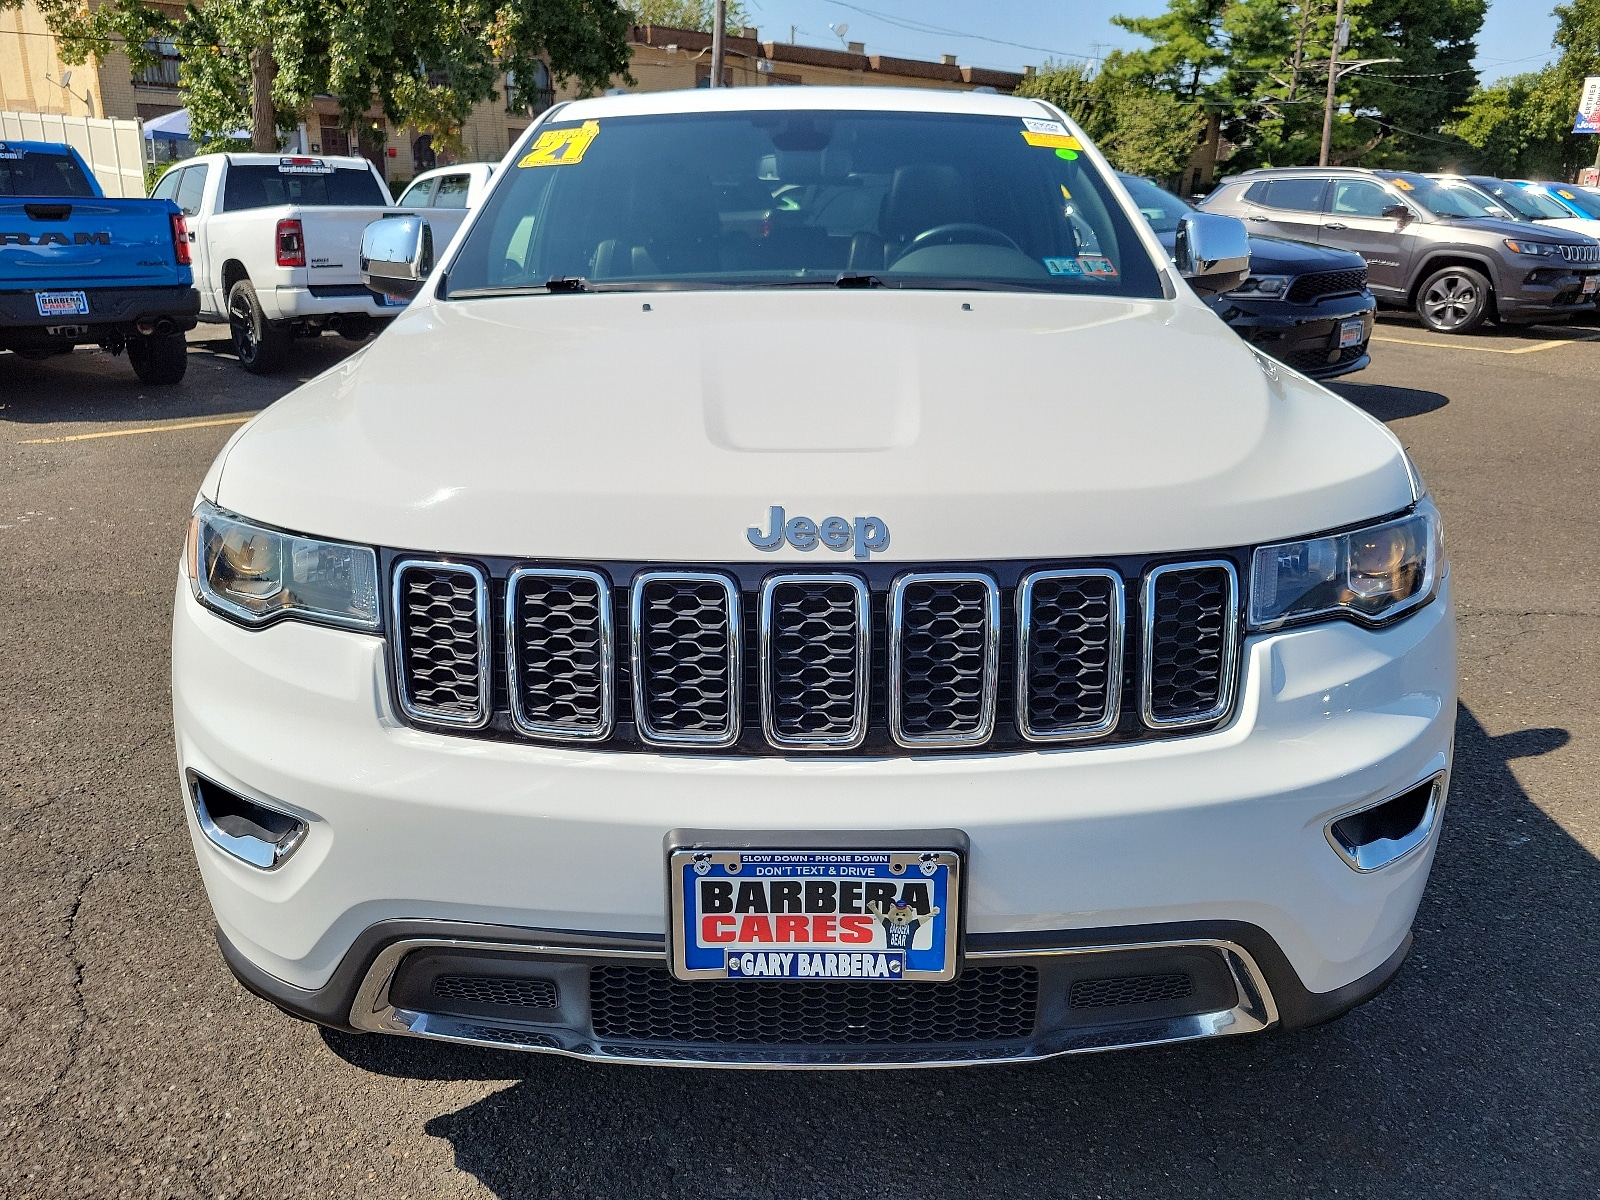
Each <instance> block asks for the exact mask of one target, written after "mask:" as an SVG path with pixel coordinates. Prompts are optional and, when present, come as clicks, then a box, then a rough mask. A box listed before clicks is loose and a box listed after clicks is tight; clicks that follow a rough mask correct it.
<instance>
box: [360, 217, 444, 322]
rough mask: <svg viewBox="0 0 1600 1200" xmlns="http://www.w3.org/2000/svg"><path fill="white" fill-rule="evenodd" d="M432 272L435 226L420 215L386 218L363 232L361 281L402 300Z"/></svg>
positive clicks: (373, 288)
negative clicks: (430, 224) (431, 225)
mask: <svg viewBox="0 0 1600 1200" xmlns="http://www.w3.org/2000/svg"><path fill="white" fill-rule="evenodd" d="M432 271H433V229H432V228H431V227H430V226H429V225H428V222H427V221H425V220H424V219H423V218H421V217H409V216H408V217H384V218H382V219H381V220H377V221H374V222H372V224H370V225H368V226H367V228H366V230H365V231H364V232H363V233H362V235H361V282H362V283H364V284H366V285H367V289H368V290H369V291H374V292H377V293H379V294H380V295H383V296H387V297H388V298H389V299H390V300H398V301H401V302H402V303H403V302H405V301H407V300H411V299H413V298H414V297H415V296H416V294H417V293H418V292H420V291H421V290H422V285H423V284H424V283H426V282H427V279H428V276H429V274H430V273H432Z"/></svg>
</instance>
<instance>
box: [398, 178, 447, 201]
mask: <svg viewBox="0 0 1600 1200" xmlns="http://www.w3.org/2000/svg"><path fill="white" fill-rule="evenodd" d="M438 182H439V181H438V180H437V179H419V180H417V182H416V183H413V184H412V185H411V186H410V187H408V188H407V189H406V191H405V195H403V196H401V197H400V206H401V207H402V208H406V207H411V208H427V207H428V199H429V198H430V197H431V196H432V195H433V185H434V184H436V183H438Z"/></svg>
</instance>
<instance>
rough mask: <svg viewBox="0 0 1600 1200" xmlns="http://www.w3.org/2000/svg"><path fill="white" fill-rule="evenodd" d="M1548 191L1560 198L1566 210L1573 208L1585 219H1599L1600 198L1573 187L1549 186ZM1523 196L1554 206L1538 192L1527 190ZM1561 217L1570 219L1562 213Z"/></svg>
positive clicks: (1568, 214) (1546, 197) (1566, 214)
mask: <svg viewBox="0 0 1600 1200" xmlns="http://www.w3.org/2000/svg"><path fill="white" fill-rule="evenodd" d="M1550 190H1551V191H1552V192H1554V193H1555V194H1556V195H1557V196H1560V197H1561V199H1562V200H1563V201H1564V202H1565V203H1566V205H1567V207H1568V208H1575V209H1577V210H1578V211H1579V212H1580V213H1582V214H1583V215H1584V216H1586V217H1593V218H1596V219H1600V196H1596V195H1594V193H1592V192H1585V191H1580V190H1579V189H1578V188H1574V187H1556V186H1551V187H1550ZM1524 194H1525V195H1527V196H1529V197H1532V198H1533V199H1536V200H1540V201H1543V202H1544V203H1546V204H1550V205H1554V204H1555V201H1553V200H1551V199H1550V197H1549V196H1546V195H1544V194H1542V193H1540V192H1535V191H1532V190H1528V191H1525V192H1524ZM1561 215H1562V216H1564V217H1570V216H1571V215H1572V214H1571V213H1562V214H1561Z"/></svg>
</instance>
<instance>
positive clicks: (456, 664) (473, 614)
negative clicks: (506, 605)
mask: <svg viewBox="0 0 1600 1200" xmlns="http://www.w3.org/2000/svg"><path fill="white" fill-rule="evenodd" d="M422 574H428V575H431V576H434V579H433V581H432V586H434V587H435V589H437V587H438V586H441V585H443V586H448V587H450V588H451V593H452V594H449V595H444V594H440V593H439V592H438V591H437V590H433V591H428V590H426V589H428V588H429V587H430V585H429V584H421V587H422V588H423V589H424V590H423V591H422V592H415V591H413V590H412V589H413V587H415V586H417V584H416V580H415V577H416V576H419V575H422ZM451 576H454V577H455V578H456V579H457V580H458V581H459V580H461V579H465V580H468V581H470V588H469V590H467V591H465V592H463V591H461V590H459V586H458V585H447V584H445V582H444V581H445V580H446V579H447V578H448V577H451ZM393 579H394V583H393V594H392V596H391V600H392V602H393V606H394V607H393V612H394V620H392V621H391V622H390V623H389V644H390V648H391V651H392V653H393V656H394V667H395V678H396V680H397V682H398V684H399V687H398V689H397V690H398V699H399V703H400V710H401V711H402V712H403V713H404V714H405V715H406V716H408V717H410V718H411V719H412V720H414V721H417V722H420V723H422V724H426V725H444V726H450V727H452V728H457V729H481V728H482V727H483V726H485V725H487V724H488V723H489V718H490V717H491V716H492V715H493V711H494V710H493V705H494V676H493V674H492V672H491V670H490V663H489V657H490V642H491V640H492V639H491V637H490V631H489V582H488V580H487V579H486V578H485V576H484V573H483V572H482V571H481V570H480V569H479V568H477V567H475V566H473V565H472V564H471V563H460V562H450V561H447V560H443V559H423V558H407V559H402V560H400V561H399V562H397V563H395V565H394V570H393ZM424 594H425V595H426V596H427V597H428V600H427V602H426V604H425V605H424V604H423V603H422V596H423V595H424ZM425 610H426V611H425ZM424 622H426V624H424ZM466 622H470V623H471V629H470V630H463V629H462V628H461V627H460V625H461V624H463V623H466ZM424 637H432V638H433V647H432V648H425V647H424V645H423V644H422V641H423V638H424ZM452 675H453V676H454V677H455V678H454V679H451V678H450V676H452ZM424 689H426V690H427V691H428V692H429V693H433V692H438V693H440V694H441V698H440V699H437V700H434V699H430V698H429V697H428V696H427V695H423V694H422V692H423V690H424ZM451 692H454V693H455V696H454V698H453V699H448V698H444V697H445V696H447V695H448V694H449V693H451Z"/></svg>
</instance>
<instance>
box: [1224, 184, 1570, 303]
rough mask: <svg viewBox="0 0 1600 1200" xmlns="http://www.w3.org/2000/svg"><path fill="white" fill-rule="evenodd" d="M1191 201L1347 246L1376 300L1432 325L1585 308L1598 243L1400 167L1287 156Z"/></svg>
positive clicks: (1257, 224)
mask: <svg viewBox="0 0 1600 1200" xmlns="http://www.w3.org/2000/svg"><path fill="white" fill-rule="evenodd" d="M1200 207H1201V208H1202V209H1204V210H1205V211H1206V212H1216V213H1228V214H1230V215H1232V216H1237V217H1242V218H1244V220H1245V221H1246V222H1248V223H1249V225H1250V227H1251V230H1252V232H1255V231H1259V232H1262V233H1274V234H1278V235H1279V236H1282V237H1290V238H1297V239H1300V240H1302V241H1314V242H1318V243H1320V244H1322V245H1325V246H1338V247H1340V248H1342V249H1345V250H1354V251H1355V252H1356V253H1358V254H1360V255H1361V257H1362V258H1364V259H1366V261H1367V275H1368V286H1369V287H1370V288H1371V289H1372V294H1373V295H1374V296H1376V297H1377V299H1378V302H1379V303H1380V304H1386V305H1390V306H1393V307H1404V308H1411V309H1413V310H1415V312H1416V314H1417V316H1418V317H1419V318H1420V319H1421V321H1422V323H1423V325H1425V326H1426V327H1427V328H1429V329H1432V330H1434V331H1435V332H1438V333H1468V332H1470V331H1472V330H1474V329H1476V328H1478V326H1480V325H1482V324H1483V322H1484V321H1486V320H1491V319H1492V320H1497V321H1500V322H1501V323H1503V324H1519V323H1530V322H1535V321H1544V320H1549V319H1551V318H1554V317H1566V316H1571V315H1573V314H1574V313H1584V312H1587V311H1589V310H1590V309H1591V307H1592V303H1593V302H1592V296H1593V294H1594V292H1593V289H1594V286H1595V285H1593V284H1592V283H1590V282H1589V280H1590V279H1591V278H1592V277H1593V276H1594V275H1596V274H1597V273H1600V243H1596V242H1595V240H1594V239H1593V238H1588V237H1584V236H1583V235H1581V234H1576V233H1569V232H1568V231H1566V230H1564V229H1548V228H1543V227H1541V228H1540V229H1539V231H1538V234H1537V236H1536V237H1530V236H1529V235H1528V226H1527V225H1526V224H1523V223H1519V222H1516V221H1511V220H1507V219H1503V218H1497V217H1491V216H1485V215H1483V212H1482V208H1481V206H1480V205H1479V203H1477V202H1475V201H1473V200H1472V199H1471V198H1470V197H1469V196H1467V195H1466V194H1465V193H1464V192H1463V191H1462V190H1461V189H1457V188H1451V187H1446V186H1444V185H1443V184H1441V183H1439V182H1438V181H1436V180H1433V179H1429V178H1428V177H1427V176H1426V175H1418V174H1413V173H1411V172H1405V171H1366V170H1358V169H1355V168H1332V167H1328V168H1324V167H1295V168H1281V169H1274V170H1261V171H1249V172H1246V173H1245V174H1243V175H1235V176H1232V177H1230V178H1228V179H1225V180H1223V182H1222V184H1221V185H1220V186H1219V187H1218V188H1217V190H1216V191H1214V192H1212V193H1211V195H1209V196H1207V197H1206V198H1205V200H1203V201H1201V204H1200Z"/></svg>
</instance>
